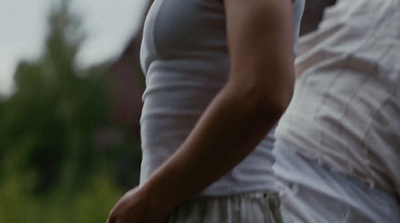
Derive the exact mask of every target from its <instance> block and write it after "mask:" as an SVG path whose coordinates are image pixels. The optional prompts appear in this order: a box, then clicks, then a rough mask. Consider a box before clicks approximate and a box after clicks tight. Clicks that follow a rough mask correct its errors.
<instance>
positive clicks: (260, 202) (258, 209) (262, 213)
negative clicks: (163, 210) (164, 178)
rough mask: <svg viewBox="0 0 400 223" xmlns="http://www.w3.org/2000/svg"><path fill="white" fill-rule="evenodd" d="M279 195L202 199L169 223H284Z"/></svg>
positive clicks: (185, 206)
mask: <svg viewBox="0 0 400 223" xmlns="http://www.w3.org/2000/svg"><path fill="white" fill-rule="evenodd" d="M279 206H280V202H279V197H278V194H277V193H264V192H253V193H245V194H238V195H233V196H221V197H200V198H196V199H193V200H191V201H188V202H186V203H184V204H182V205H181V206H180V207H178V208H177V209H176V210H175V211H174V212H173V213H172V214H171V215H170V217H169V219H168V221H167V223H282V222H283V221H282V216H281V213H280V210H279Z"/></svg>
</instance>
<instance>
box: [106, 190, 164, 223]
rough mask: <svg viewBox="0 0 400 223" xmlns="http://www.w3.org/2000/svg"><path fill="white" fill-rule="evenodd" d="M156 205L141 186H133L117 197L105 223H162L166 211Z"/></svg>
mask: <svg viewBox="0 0 400 223" xmlns="http://www.w3.org/2000/svg"><path fill="white" fill-rule="evenodd" d="M157 206H159V205H156V204H154V202H152V199H150V198H149V197H148V196H146V193H145V191H144V190H143V189H142V188H141V187H136V188H133V189H131V190H130V191H128V192H127V193H126V194H125V195H124V196H122V197H121V198H120V199H119V201H118V202H117V204H116V205H115V206H114V208H113V209H112V210H111V212H110V215H109V217H108V219H107V223H164V222H165V221H166V219H167V216H168V212H164V211H161V210H160V209H157V208H156V207H157Z"/></svg>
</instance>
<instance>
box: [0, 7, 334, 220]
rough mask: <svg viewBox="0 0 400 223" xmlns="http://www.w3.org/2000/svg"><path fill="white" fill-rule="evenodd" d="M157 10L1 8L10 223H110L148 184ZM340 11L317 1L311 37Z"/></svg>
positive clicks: (0, 75) (0, 192) (306, 26)
mask: <svg viewBox="0 0 400 223" xmlns="http://www.w3.org/2000/svg"><path fill="white" fill-rule="evenodd" d="M150 3H151V0H113V1H98V0H79V1H70V0H36V1H23V0H14V1H3V2H2V3H1V7H0V30H1V33H0V223H22V222H24V223H25V222H29V223H36V222H38V223H39V222H40V223H46V222H52V223H54V222H57V223H63V222H68V223H70V222H82V223H83V222H84V223H91V222H105V220H106V218H107V215H108V213H109V211H110V209H111V208H112V206H113V205H114V204H115V202H116V201H117V200H118V198H119V197H120V196H121V195H123V193H124V192H125V191H126V190H128V189H129V188H132V187H134V186H135V185H137V184H138V177H139V167H140V160H141V153H140V134H139V118H140V112H141V108H142V102H141V95H142V93H143V90H144V78H143V74H142V73H141V69H140V65H139V50H140V43H141V29H142V24H143V20H144V16H145V14H146V12H147V10H148V7H149V5H150ZM333 3H334V0H318V1H317V0H308V2H307V7H306V10H305V16H304V19H303V24H302V31H301V32H302V34H305V33H307V32H310V31H312V30H314V29H315V28H316V27H317V25H318V22H319V20H320V19H321V16H322V10H323V8H324V7H326V6H328V5H331V4H333Z"/></svg>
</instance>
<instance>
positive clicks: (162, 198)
mask: <svg viewBox="0 0 400 223" xmlns="http://www.w3.org/2000/svg"><path fill="white" fill-rule="evenodd" d="M224 4H225V8H226V14H227V35H228V44H229V54H230V60H231V73H230V77H229V81H228V83H227V84H226V86H225V87H224V88H223V89H222V90H221V91H220V92H219V93H218V95H217V96H216V97H215V98H214V100H213V101H212V102H211V103H210V105H209V106H208V108H207V109H206V111H205V112H204V114H203V115H202V116H201V118H200V120H199V121H198V123H197V125H196V126H195V128H194V129H193V130H192V132H191V133H190V135H189V136H188V138H187V139H186V140H185V142H184V143H183V144H182V145H181V146H180V148H179V149H178V150H177V151H176V152H175V154H174V155H173V156H172V157H170V158H169V159H168V160H167V161H166V162H165V163H164V164H163V165H162V166H161V167H160V168H159V169H158V170H156V171H155V173H154V174H153V175H152V176H151V177H150V178H149V180H148V181H147V182H146V183H145V184H144V185H142V187H141V189H142V190H143V191H145V194H146V197H147V198H148V199H150V200H151V202H152V203H153V204H154V205H155V206H157V207H158V209H160V210H163V211H166V212H169V211H171V210H172V209H173V208H174V207H175V206H176V205H178V204H180V203H182V202H184V201H185V200H187V199H189V198H190V197H192V196H194V195H196V194H198V193H199V192H201V191H202V190H203V189H205V188H206V187H207V186H209V185H210V184H211V183H213V182H214V181H216V180H217V179H219V178H220V177H222V176H223V175H224V174H226V173H227V172H228V171H229V170H231V169H232V168H233V167H234V166H235V165H237V164H238V163H239V162H240V161H242V160H243V159H244V158H245V157H246V156H247V155H248V154H249V153H250V152H251V151H253V150H254V148H255V147H256V146H257V144H258V143H259V142H260V141H261V140H262V139H263V138H264V137H265V135H266V134H267V132H268V131H269V130H270V129H271V128H272V127H273V125H274V124H275V123H276V122H277V120H278V119H279V118H280V116H281V115H282V113H283V112H284V111H285V109H286V107H287V105H288V103H289V101H290V99H291V95H292V90H293V81H294V80H293V78H294V74H293V58H294V56H293V24H292V23H293V17H292V8H291V7H292V6H291V1H290V0H225V3H224Z"/></svg>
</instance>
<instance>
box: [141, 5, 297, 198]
mask: <svg viewBox="0 0 400 223" xmlns="http://www.w3.org/2000/svg"><path fill="white" fill-rule="evenodd" d="M303 7H304V0H297V1H296V3H295V4H294V6H293V8H294V12H295V18H296V21H295V24H296V31H295V33H296V40H297V35H298V31H299V23H300V17H301V15H302V11H303ZM141 65H142V69H143V71H144V73H145V76H146V90H145V92H144V94H143V102H144V106H143V111H142V117H141V137H142V152H143V159H142V167H141V180H140V181H141V183H144V182H145V181H146V180H147V179H148V177H149V176H150V175H151V173H152V172H153V171H154V170H155V169H157V168H158V167H159V166H160V165H161V164H162V163H163V162H164V161H165V160H166V159H168V157H170V156H171V155H172V154H173V153H174V152H175V151H176V150H177V149H178V148H179V146H180V145H181V144H182V143H183V142H184V140H185V139H186V137H187V136H188V135H189V133H190V131H191V130H192V129H193V127H194V125H195V123H196V122H197V120H198V119H199V117H200V116H201V114H202V113H203V112H204V110H205V109H206V107H207V106H208V104H209V103H210V102H211V100H212V99H213V98H214V97H215V96H216V94H217V93H218V92H219V91H220V90H221V88H222V87H223V86H224V85H225V84H226V82H227V80H228V76H229V56H228V47H227V41H226V20H225V9H224V5H223V3H221V2H219V1H217V0H155V1H154V3H153V5H152V6H151V9H150V11H149V13H148V15H147V18H146V22H145V27H144V33H143V43H142V48H141ZM273 142H274V138H273V134H272V133H269V134H268V135H267V136H266V137H265V139H264V140H263V141H262V142H261V143H260V144H259V145H258V146H257V148H256V149H255V150H254V151H253V152H252V153H251V154H250V155H249V156H248V157H247V158H246V159H245V160H244V161H242V162H241V163H240V164H239V165H237V166H236V167H235V168H234V169H233V170H232V171H231V172H229V173H228V174H226V175H225V176H224V177H222V178H221V179H220V180H218V181H217V182H215V183H214V184H212V185H211V186H210V187H208V188H207V189H206V190H205V191H203V193H202V194H203V195H228V194H233V193H241V192H250V191H257V190H270V189H273V188H274V180H273V178H274V174H273V171H272V164H273V163H274V159H273V156H272V155H271V149H272V147H273ZM216 149H217V148H216Z"/></svg>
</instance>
